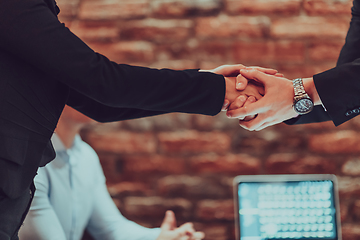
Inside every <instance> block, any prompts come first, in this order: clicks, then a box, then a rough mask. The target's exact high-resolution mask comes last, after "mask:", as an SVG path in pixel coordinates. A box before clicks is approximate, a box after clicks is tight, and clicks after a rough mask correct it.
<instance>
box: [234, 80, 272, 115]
mask: <svg viewBox="0 0 360 240" xmlns="http://www.w3.org/2000/svg"><path fill="white" fill-rule="evenodd" d="M264 93H265V89H264V87H263V86H262V84H261V85H260V84H259V83H257V82H255V81H253V80H249V83H248V85H247V87H246V88H245V90H243V91H241V94H243V95H240V96H239V97H237V98H236V99H235V100H234V101H233V102H232V103H231V104H230V106H229V107H228V110H234V109H238V108H241V107H245V106H247V105H249V104H251V103H254V102H256V101H258V100H259V99H261V98H262V97H263V96H264ZM254 117H255V115H252V116H246V117H244V118H241V120H243V121H249V120H252V119H253V118H254Z"/></svg>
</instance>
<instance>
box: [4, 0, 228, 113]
mask: <svg viewBox="0 0 360 240" xmlns="http://www.w3.org/2000/svg"><path fill="white" fill-rule="evenodd" d="M0 48H1V50H2V51H7V52H9V53H10V54H12V55H14V56H16V57H18V58H19V59H22V60H24V61H26V62H28V63H30V64H31V65H32V66H33V67H34V68H37V69H39V70H40V71H42V72H44V74H45V75H48V76H50V78H49V79H50V80H49V81H60V82H62V83H64V84H65V85H67V86H68V87H69V88H71V89H73V90H75V91H77V92H79V93H81V94H83V95H85V96H87V97H89V98H91V99H93V100H95V101H97V102H99V103H101V104H103V105H107V106H110V107H116V108H135V109H142V110H148V111H155V112H158V111H163V112H186V113H200V114H207V115H215V114H217V113H218V112H219V111H220V110H221V107H222V104H223V100H224V95H225V81H224V78H223V77H222V76H220V75H216V74H212V73H204V72H198V71H197V70H188V71H174V70H169V69H161V70H158V69H150V68H144V67H134V66H129V65H126V64H116V63H114V62H111V61H109V60H108V59H107V58H106V57H104V56H103V55H101V54H99V53H96V52H94V51H93V50H91V49H90V48H89V47H88V46H87V45H86V44H85V43H84V42H82V41H81V40H80V39H79V38H77V37H76V36H75V35H74V34H73V33H71V32H70V31H69V30H68V29H67V28H66V27H65V26H64V25H63V24H61V23H60V22H59V21H58V19H57V17H56V16H55V15H54V13H53V12H52V11H51V10H50V9H49V6H48V5H47V4H46V3H45V2H44V1H43V0H3V1H2V2H1V7H0Z"/></svg>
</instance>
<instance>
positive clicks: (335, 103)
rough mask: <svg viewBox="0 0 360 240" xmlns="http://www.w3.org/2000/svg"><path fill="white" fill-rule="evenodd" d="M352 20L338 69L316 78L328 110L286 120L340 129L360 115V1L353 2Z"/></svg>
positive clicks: (315, 81) (318, 88)
mask: <svg viewBox="0 0 360 240" xmlns="http://www.w3.org/2000/svg"><path fill="white" fill-rule="evenodd" d="M351 10H352V12H351V13H352V19H351V23H350V28H349V30H348V33H347V36H346V42H345V45H344V46H343V48H342V50H341V53H340V56H339V59H338V61H337V66H336V67H335V68H332V69H330V70H328V71H325V72H323V73H319V74H317V75H314V76H313V78H314V83H315V87H316V89H317V91H318V93H319V96H320V99H321V101H322V102H323V105H324V106H325V108H326V110H327V111H325V110H324V109H323V107H322V106H317V107H316V108H315V109H314V110H313V112H312V113H310V114H306V115H304V116H301V117H298V118H296V119H291V120H288V121H286V123H288V124H301V123H310V122H322V121H327V120H331V121H333V122H334V124H335V126H338V125H340V124H342V123H344V122H346V121H348V120H350V119H352V118H353V117H355V116H357V115H359V114H360V109H359V108H360V94H359V93H360V47H359V46H360V0H354V1H353V7H352V9H351Z"/></svg>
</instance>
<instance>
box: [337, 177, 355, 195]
mask: <svg viewBox="0 0 360 240" xmlns="http://www.w3.org/2000/svg"><path fill="white" fill-rule="evenodd" d="M338 182H339V194H340V199H345V198H346V199H348V198H358V197H359V196H360V178H352V177H338Z"/></svg>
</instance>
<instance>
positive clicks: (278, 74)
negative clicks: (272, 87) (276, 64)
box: [275, 73, 284, 77]
mask: <svg viewBox="0 0 360 240" xmlns="http://www.w3.org/2000/svg"><path fill="white" fill-rule="evenodd" d="M275 76H276V77H284V74H282V73H276V74H275Z"/></svg>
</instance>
